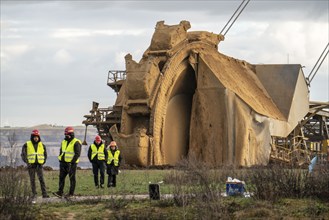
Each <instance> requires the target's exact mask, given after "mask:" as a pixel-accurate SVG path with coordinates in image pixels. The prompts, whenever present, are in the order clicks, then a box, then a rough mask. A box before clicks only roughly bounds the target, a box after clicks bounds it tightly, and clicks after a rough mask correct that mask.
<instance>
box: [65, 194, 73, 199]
mask: <svg viewBox="0 0 329 220" xmlns="http://www.w3.org/2000/svg"><path fill="white" fill-rule="evenodd" d="M72 196H74V195H73V194H71V193H68V194H66V195H65V196H64V197H65V198H70V197H72Z"/></svg>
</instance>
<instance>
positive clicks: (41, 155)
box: [26, 141, 45, 164]
mask: <svg viewBox="0 0 329 220" xmlns="http://www.w3.org/2000/svg"><path fill="white" fill-rule="evenodd" d="M26 144H27V161H28V163H30V164H32V163H35V162H36V158H38V162H39V163H40V164H43V163H44V162H45V148H44V147H43V144H42V142H41V141H39V143H38V148H37V152H35V149H34V146H33V143H32V141H28V142H26Z"/></svg>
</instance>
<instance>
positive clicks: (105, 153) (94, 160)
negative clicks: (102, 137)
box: [88, 141, 108, 163]
mask: <svg viewBox="0 0 329 220" xmlns="http://www.w3.org/2000/svg"><path fill="white" fill-rule="evenodd" d="M94 144H95V145H96V148H97V150H98V148H99V147H100V146H101V145H102V144H103V141H102V142H100V144H96V142H95V141H94ZM91 154H92V150H91V145H90V146H89V149H88V159H89V161H90V162H91V163H97V162H98V161H99V160H98V159H97V156H95V157H94V158H93V159H91ZM104 155H105V160H104V162H106V161H107V158H108V153H107V149H106V147H104Z"/></svg>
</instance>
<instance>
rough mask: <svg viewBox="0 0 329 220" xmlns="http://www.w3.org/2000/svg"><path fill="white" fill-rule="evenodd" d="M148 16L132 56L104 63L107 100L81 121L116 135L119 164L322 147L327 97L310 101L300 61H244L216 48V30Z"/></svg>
mask: <svg viewBox="0 0 329 220" xmlns="http://www.w3.org/2000/svg"><path fill="white" fill-rule="evenodd" d="M189 28H190V23H189V22H188V21H181V22H180V24H178V25H166V24H165V23H164V22H163V21H160V22H158V23H157V24H156V27H155V32H154V34H153V36H152V39H151V43H150V46H149V47H148V48H147V49H146V51H145V52H144V54H143V57H142V59H141V60H140V61H139V62H136V61H134V60H133V58H132V56H131V55H130V54H127V55H126V56H125V64H126V70H125V71H109V73H108V82H107V84H108V86H110V87H111V88H112V89H113V90H114V91H115V92H116V94H117V99H116V102H115V104H114V105H113V106H112V107H108V108H100V107H99V104H98V103H96V102H93V105H92V109H91V111H90V114H88V115H85V118H86V119H85V120H84V121H83V124H85V125H86V126H88V125H93V126H95V127H96V128H97V129H98V132H99V134H100V135H101V137H102V138H103V139H104V140H105V141H106V142H107V143H109V141H111V140H115V141H116V142H117V143H118V146H119V148H120V150H121V152H122V153H123V155H124V157H125V161H126V163H128V164H135V165H139V166H150V165H165V164H170V165H175V164H177V162H179V161H180V160H181V159H183V158H194V159H197V160H200V161H203V162H206V163H208V164H210V165H213V166H223V165H236V166H252V165H266V164H268V163H269V162H270V161H279V162H282V163H288V164H297V165H303V164H307V163H309V161H310V157H311V156H312V154H314V153H316V154H319V153H321V154H323V155H326V154H327V148H328V140H329V136H328V125H329V120H328V119H329V111H328V109H329V103H328V102H310V101H309V88H308V83H307V79H306V78H305V76H304V73H303V69H302V66H301V65H299V64H261V65H259V64H250V63H248V62H246V61H242V60H238V59H235V58H232V57H229V56H226V55H224V54H222V53H220V52H218V45H219V43H220V42H221V41H223V40H224V36H223V35H221V34H214V33H210V32H207V31H188V29H189Z"/></svg>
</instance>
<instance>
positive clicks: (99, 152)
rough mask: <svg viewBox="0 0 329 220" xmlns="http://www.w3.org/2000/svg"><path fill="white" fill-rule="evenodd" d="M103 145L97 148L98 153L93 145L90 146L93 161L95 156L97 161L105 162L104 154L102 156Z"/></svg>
mask: <svg viewBox="0 0 329 220" xmlns="http://www.w3.org/2000/svg"><path fill="white" fill-rule="evenodd" d="M104 148H105V147H104V144H102V145H101V146H99V148H98V151H97V147H96V145H95V144H92V145H91V159H93V158H94V157H95V156H96V155H97V159H98V160H105V154H104Z"/></svg>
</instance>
